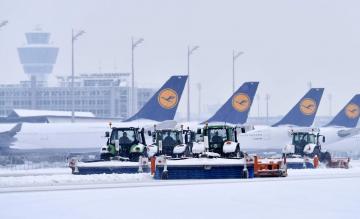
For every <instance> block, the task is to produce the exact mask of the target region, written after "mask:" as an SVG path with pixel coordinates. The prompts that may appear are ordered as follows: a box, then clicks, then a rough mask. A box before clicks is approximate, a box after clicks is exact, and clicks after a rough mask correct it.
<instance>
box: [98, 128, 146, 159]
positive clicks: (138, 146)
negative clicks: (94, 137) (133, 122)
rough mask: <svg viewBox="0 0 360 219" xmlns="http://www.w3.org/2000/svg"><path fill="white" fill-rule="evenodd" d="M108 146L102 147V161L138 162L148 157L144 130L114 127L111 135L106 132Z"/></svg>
mask: <svg viewBox="0 0 360 219" xmlns="http://www.w3.org/2000/svg"><path fill="white" fill-rule="evenodd" d="M105 136H106V137H107V138H108V140H107V145H106V146H104V147H102V149H101V153H100V158H101V159H102V160H112V159H120V160H130V161H138V160H139V157H140V156H145V157H146V156H147V150H146V142H145V136H144V129H140V128H134V127H126V128H117V127H113V128H112V131H111V133H109V132H105Z"/></svg>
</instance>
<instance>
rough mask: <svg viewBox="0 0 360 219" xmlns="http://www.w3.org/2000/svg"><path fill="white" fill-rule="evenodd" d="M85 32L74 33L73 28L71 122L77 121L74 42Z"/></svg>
mask: <svg viewBox="0 0 360 219" xmlns="http://www.w3.org/2000/svg"><path fill="white" fill-rule="evenodd" d="M84 33H85V31H83V30H81V31H78V32H77V33H75V34H74V29H72V30H71V122H75V104H74V99H75V98H74V77H75V73H74V72H75V71H74V69H75V67H74V64H75V63H74V43H75V41H76V40H77V39H78V38H79V37H80V36H81V35H83V34H84Z"/></svg>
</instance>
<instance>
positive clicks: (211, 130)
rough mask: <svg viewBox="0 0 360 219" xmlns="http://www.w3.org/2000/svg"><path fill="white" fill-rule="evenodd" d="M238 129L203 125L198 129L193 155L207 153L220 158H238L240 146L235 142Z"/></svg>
mask: <svg viewBox="0 0 360 219" xmlns="http://www.w3.org/2000/svg"><path fill="white" fill-rule="evenodd" d="M238 128H239V127H236V126H235V127H233V126H229V125H205V127H203V128H199V129H198V130H197V136H196V143H197V144H196V146H195V145H194V147H195V148H194V147H193V153H195V154H200V153H203V152H205V151H207V152H210V153H216V154H219V155H220V156H227V157H228V156H238V157H240V156H241V152H240V145H239V143H238V141H237V132H238Z"/></svg>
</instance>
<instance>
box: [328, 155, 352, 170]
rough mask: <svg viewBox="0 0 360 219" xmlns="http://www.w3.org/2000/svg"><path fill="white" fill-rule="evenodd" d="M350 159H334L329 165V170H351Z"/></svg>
mask: <svg viewBox="0 0 360 219" xmlns="http://www.w3.org/2000/svg"><path fill="white" fill-rule="evenodd" d="M349 163H350V158H334V159H331V161H330V162H328V163H327V165H326V167H328V168H343V169H349Z"/></svg>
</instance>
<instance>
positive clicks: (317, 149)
mask: <svg viewBox="0 0 360 219" xmlns="http://www.w3.org/2000/svg"><path fill="white" fill-rule="evenodd" d="M311 155H312V156H311V157H312V158H314V157H315V155H316V156H317V157H318V158H319V159H320V157H321V151H320V148H319V147H318V146H316V147H315V148H314V151H313V152H312V154H311Z"/></svg>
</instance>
